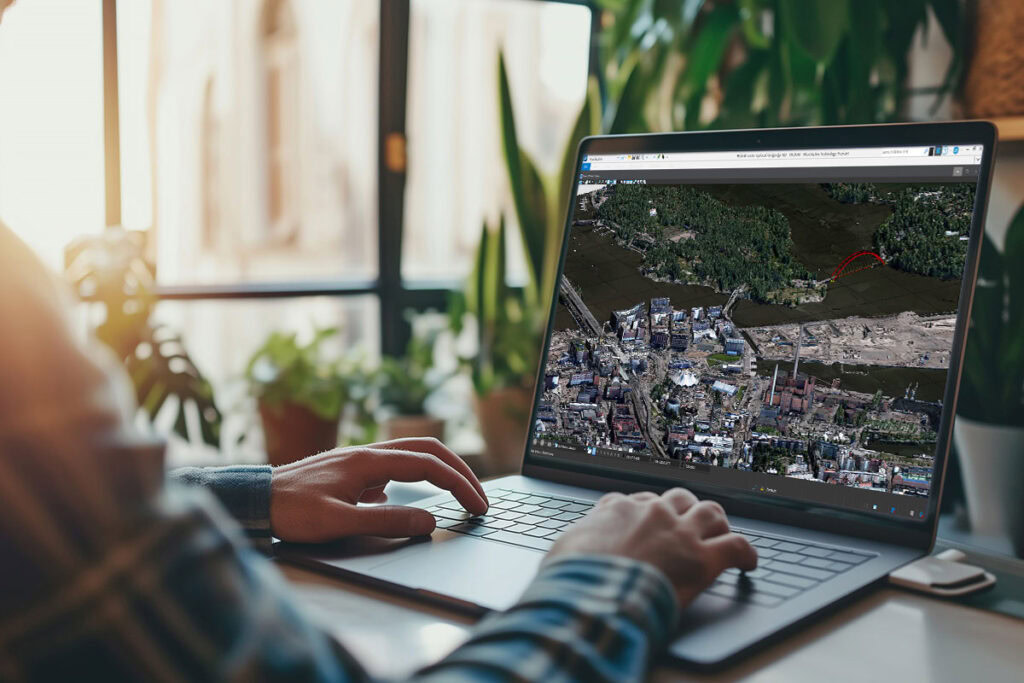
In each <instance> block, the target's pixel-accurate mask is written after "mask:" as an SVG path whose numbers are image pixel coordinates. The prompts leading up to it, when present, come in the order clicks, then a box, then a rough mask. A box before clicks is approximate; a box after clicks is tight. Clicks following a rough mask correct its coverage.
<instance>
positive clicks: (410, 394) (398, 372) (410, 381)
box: [379, 321, 447, 440]
mask: <svg viewBox="0 0 1024 683" xmlns="http://www.w3.org/2000/svg"><path fill="white" fill-rule="evenodd" d="M417 327H419V328H421V329H419V330H417V329H416V328H417ZM422 328H423V326H422V325H417V324H416V321H413V330H414V331H413V335H412V338H411V339H410V340H409V346H408V347H407V348H406V351H405V354H404V355H403V356H401V357H398V358H393V357H390V356H385V357H384V358H383V359H382V360H381V366H380V372H379V376H380V404H381V406H382V407H383V408H384V409H385V410H386V411H387V412H389V413H390V417H388V418H387V420H386V421H385V423H384V432H385V434H386V435H387V438H389V439H401V438H405V437H412V436H426V437H433V438H435V439H438V440H442V439H443V438H444V420H442V419H440V418H438V417H434V416H432V415H430V414H429V413H428V411H427V409H426V403H427V399H429V398H430V396H431V395H432V394H433V393H434V392H435V391H436V390H437V389H438V388H439V387H440V386H441V384H442V383H443V382H444V381H445V379H447V377H446V376H445V375H444V374H443V373H440V372H438V370H437V368H436V367H435V366H434V343H435V341H436V340H437V336H438V334H439V333H440V330H439V329H429V330H423V329H422Z"/></svg>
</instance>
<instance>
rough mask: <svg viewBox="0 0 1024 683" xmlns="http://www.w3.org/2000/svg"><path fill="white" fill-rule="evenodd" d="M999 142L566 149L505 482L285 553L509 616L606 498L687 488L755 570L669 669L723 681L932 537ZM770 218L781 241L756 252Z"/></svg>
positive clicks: (887, 140)
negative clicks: (485, 509) (549, 263)
mask: <svg viewBox="0 0 1024 683" xmlns="http://www.w3.org/2000/svg"><path fill="white" fill-rule="evenodd" d="M995 139H996V135H995V131H994V128H993V127H992V126H991V125H990V124H987V123H984V122H960V123H956V122H954V123H939V124H898V125H885V126H849V127H825V128H804V129H778V130H752V131H727V132H710V133H673V134H657V135H637V136H599V137H593V138H587V139H585V140H583V141H582V142H581V144H580V147H579V152H578V157H577V168H578V169H579V172H578V173H577V174H576V177H575V183H574V187H573V192H572V195H571V196H572V197H573V201H572V202H570V204H569V211H568V216H567V219H566V228H565V234H564V237H563V249H562V260H561V263H560V271H559V274H560V281H561V287H560V288H559V289H560V291H559V292H558V293H556V294H555V295H554V296H553V299H552V304H551V315H550V321H549V325H548V331H547V335H546V338H545V340H544V350H543V355H542V360H541V367H540V369H539V372H538V379H537V394H536V400H535V403H534V408H533V414H532V416H531V420H530V434H529V438H528V441H527V447H526V452H525V454H524V461H523V467H522V471H521V474H519V475H515V476H508V477H502V478H500V479H496V480H492V481H488V482H486V483H485V489H486V490H487V492H488V495H489V497H490V500H491V510H490V511H489V513H488V516H487V518H485V519H482V520H481V519H467V518H468V517H469V516H468V514H466V513H464V512H463V511H461V508H459V507H458V505H457V504H456V503H454V502H453V500H452V498H451V496H450V495H448V494H443V495H438V496H434V497H431V498H427V499H424V500H420V501H417V502H416V503H414V505H416V506H418V507H423V508H427V509H430V510H431V512H433V513H434V514H435V516H436V517H437V519H438V529H437V530H436V531H435V532H434V533H433V534H432V536H431V537H429V538H425V539H409V540H385V539H369V538H361V539H350V540H347V541H344V542H342V543H339V544H334V545H328V546H288V545H284V544H281V545H279V546H278V552H279V554H282V555H284V556H285V557H287V558H289V559H291V560H293V561H296V562H300V563H302V564H305V565H309V566H313V567H316V568H319V569H321V570H326V571H330V572H338V573H341V574H343V575H345V576H347V577H354V578H357V579H359V580H362V581H366V582H370V583H373V584H378V585H382V586H385V587H387V588H388V589H389V590H396V591H401V592H403V593H408V594H412V595H416V596H419V597H422V598H425V599H428V600H434V601H441V602H443V603H445V604H447V605H451V606H457V607H460V608H464V609H466V610H469V611H472V612H475V613H482V612H485V611H488V610H502V609H505V608H508V607H509V606H511V605H512V604H514V603H515V601H516V599H517V598H518V596H519V595H520V594H521V593H522V591H523V589H524V588H525V587H526V586H527V584H528V583H529V582H530V580H531V579H532V577H533V576H534V574H535V573H536V570H537V568H538V566H539V565H540V563H541V562H542V561H543V559H544V551H545V550H546V548H548V547H550V545H551V544H552V543H553V542H554V541H555V540H556V539H557V537H558V536H559V535H561V534H562V533H565V531H566V529H568V528H571V525H572V523H573V521H574V520H575V519H578V518H580V516H582V515H583V514H585V513H586V512H587V510H589V507H590V506H591V505H592V504H593V503H594V502H595V501H597V500H598V499H599V498H600V497H601V496H602V495H603V494H604V493H605V492H607V491H613V490H614V491H640V490H655V491H658V490H664V489H666V488H669V487H672V486H685V487H687V488H689V489H691V490H693V491H694V492H695V493H697V494H698V495H699V496H700V497H706V498H713V499H715V500H718V501H719V502H720V503H721V504H722V505H723V506H724V507H725V509H726V511H727V512H728V513H729V519H730V524H731V526H732V527H733V529H734V530H736V531H739V532H741V533H744V534H747V535H748V537H749V538H750V539H751V541H752V543H754V545H755V547H757V549H758V552H759V554H760V562H759V568H758V570H757V572H754V573H751V574H750V575H749V576H743V575H740V574H739V573H738V572H736V571H731V572H727V573H725V574H723V575H722V577H720V579H719V580H718V581H716V583H715V584H714V585H713V586H712V587H711V588H709V589H708V591H706V592H705V593H703V594H702V595H701V596H700V597H699V598H698V599H697V600H696V601H695V602H694V603H693V604H691V605H690V606H688V607H687V608H686V609H685V611H684V612H683V617H682V620H681V626H680V631H679V635H678V638H677V639H676V640H675V641H674V642H673V643H672V645H671V647H670V654H671V656H673V657H675V658H677V659H679V660H682V661H684V662H687V663H689V664H690V665H693V666H706V667H710V666H716V665H721V664H722V663H723V662H727V661H728V660H730V659H731V658H734V657H736V656H738V655H740V654H742V653H745V652H748V651H750V650H752V649H754V648H756V647H758V646H763V645H764V644H766V643H768V642H771V638H772V637H774V636H779V635H780V634H783V633H785V632H787V631H788V630H791V629H793V628H795V627H797V626H798V625H799V624H801V623H802V622H805V621H807V620H808V619H811V618H812V617H814V616H815V615H819V614H821V613H822V612H823V611H825V610H826V609H827V608H829V607H830V606H833V605H837V604H838V603H840V602H842V601H845V600H848V599H851V598H853V597H854V596H856V595H857V594H858V593H860V592H862V591H864V590H867V589H869V588H870V587H871V586H872V585H874V584H877V583H878V582H880V581H882V580H883V579H884V578H885V577H886V576H887V575H888V574H889V572H891V571H892V570H893V569H895V568H897V567H899V566H901V565H904V564H906V563H907V562H910V561H912V560H914V559H916V558H918V557H920V556H923V555H925V554H927V553H928V552H930V550H931V547H932V544H933V542H934V536H935V530H936V526H937V520H938V511H939V501H940V495H941V488H942V477H943V473H944V469H945V463H946V459H947V457H948V451H949V443H950V433H951V430H952V421H953V415H954V413H955V404H956V394H957V387H958V382H959V376H960V368H961V360H962V356H963V349H964V340H965V339H964V338H965V334H966V328H967V320H968V317H969V312H970V310H969V309H970V301H971V298H972V295H973V291H974V283H975V279H976V272H977V267H978V255H979V250H980V243H981V233H982V231H983V226H984V213H985V207H986V204H987V197H988V184H989V176H990V173H991V168H992V159H993V156H994V151H995V150H994V147H995V141H996V140H995ZM918 212H923V213H918ZM921 215H927V216H933V215H934V216H939V217H940V218H941V220H942V221H944V223H943V224H942V225H941V226H940V227H941V228H943V229H942V230H941V231H940V232H936V226H935V225H933V224H932V223H933V221H931V219H929V218H921ZM780 217H781V218H780ZM781 219H785V221H787V222H788V223H789V235H788V241H787V239H786V234H785V232H784V231H782V232H778V231H776V233H775V238H774V239H775V241H774V242H771V243H769V244H765V243H763V240H762V241H759V240H760V238H758V237H757V235H758V234H760V233H759V232H758V231H759V230H761V228H762V226H763V225H769V224H771V225H775V224H777V223H778V222H779V221H780V220H781ZM936 220H939V219H936ZM925 225H927V226H928V227H927V229H926V228H925V227H922V226H925ZM709 226H710V227H709ZM714 226H718V227H714ZM737 226H741V227H737ZM742 226H747V227H746V228H744V227H742ZM748 228H749V229H748ZM712 229H717V230H722V231H725V232H726V234H727V237H728V239H726V240H725V241H724V243H726V244H728V245H729V248H728V249H727V248H724V247H723V246H722V241H721V240H720V241H719V243H717V244H716V242H715V239H716V237H715V235H714V234H713V233H709V232H708V231H709V230H712ZM766 229H768V228H766ZM729 231H732V232H729ZM752 235H753V236H752ZM929 240H931V242H929ZM943 240H945V241H943ZM929 243H930V244H938V245H940V247H941V249H939V252H940V256H934V252H935V250H934V249H931V248H930V247H929V248H925V247H922V246H921V245H922V244H929ZM680 244H682V245H683V246H674V245H680ZM787 245H788V248H789V250H790V251H789V252H786V247H787ZM662 247H664V249H662ZM732 248H735V249H737V250H741V251H743V260H744V262H746V263H760V264H764V268H762V270H761V271H760V272H761V273H762V274H764V273H767V275H764V277H757V278H755V276H754V275H751V274H750V273H752V272H754V268H753V267H749V268H743V267H739V268H737V267H735V263H736V261H735V259H734V258H733V257H732V256H730V251H729V250H730V249H732ZM659 249H660V251H659ZM666 250H667V251H666ZM759 250H761V251H759ZM666 253H667V254H668V257H667V258H666V257H665V256H664V255H665V254H666ZM659 254H660V255H659ZM715 254H721V255H722V259H723V261H724V262H725V264H724V266H723V265H722V264H717V265H716V263H715V262H714V261H715V259H716V258H718V257H717V256H715ZM766 254H767V256H766ZM927 254H931V255H932V256H933V260H932V261H928V259H927V258H926V256H925V255H927ZM672 259H676V260H678V262H679V263H680V265H681V267H675V266H672V265H671V263H672ZM687 259H689V260H687ZM730 259H731V260H730ZM666 264H667V265H666ZM696 264H699V265H696ZM730 264H733V268H732V270H730V269H729V267H730ZM833 266H834V267H833ZM716 268H717V270H716ZM736 271H739V272H736ZM716 278H717V280H716ZM773 288H774V289H773ZM787 298H788V301H787ZM779 301H783V302H784V303H778V302H779ZM698 309H700V310H698ZM909 342H913V343H909ZM510 438H517V437H516V436H515V435H510Z"/></svg>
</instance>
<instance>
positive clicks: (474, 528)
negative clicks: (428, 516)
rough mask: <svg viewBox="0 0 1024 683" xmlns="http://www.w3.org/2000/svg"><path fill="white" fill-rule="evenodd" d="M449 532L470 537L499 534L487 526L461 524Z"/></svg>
mask: <svg viewBox="0 0 1024 683" xmlns="http://www.w3.org/2000/svg"><path fill="white" fill-rule="evenodd" d="M448 530H449V531H457V532H458V533H460V534H469V535H470V536H487V535H488V534H493V533H497V531H496V530H495V529H488V528H487V527H485V526H480V525H479V524H459V525H457V526H453V527H451V528H450V529H448Z"/></svg>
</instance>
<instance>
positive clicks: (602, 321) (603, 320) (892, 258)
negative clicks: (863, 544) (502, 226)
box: [534, 183, 975, 495]
mask: <svg viewBox="0 0 1024 683" xmlns="http://www.w3.org/2000/svg"><path fill="white" fill-rule="evenodd" d="M974 191H975V189H974V185H973V184H972V183H932V184H921V183H916V184H907V183H902V184H878V183H830V184H777V185H770V184H753V183H736V184H709V185H653V184H652V185H648V184H643V183H617V184H610V185H581V186H580V188H579V191H578V195H577V197H576V199H575V202H576V206H575V210H574V215H573V221H572V223H573V224H572V231H571V235H570V244H569V248H568V254H567V257H566V261H565V268H564V274H563V278H562V281H561V285H560V298H559V305H558V308H557V313H556V319H555V326H554V328H555V331H554V334H553V337H552V341H551V346H550V350H549V353H548V356H547V359H546V366H545V373H544V381H545V384H544V393H543V396H542V400H541V404H540V409H539V412H538V416H537V422H536V425H535V430H534V438H535V440H537V441H539V442H541V443H545V444H549V445H557V446H563V447H568V448H574V449H590V448H595V447H599V448H600V449H601V450H602V452H603V453H613V454H616V456H617V457H621V458H623V459H628V460H637V461H647V462H664V463H666V464H674V463H677V464H678V463H700V464H702V465H707V466H711V467H719V468H731V469H738V470H747V471H752V472H762V473H767V474H773V475H779V476H783V477H791V478H797V479H805V480H812V481H819V482H823V483H828V484H836V485H843V486H852V487H859V488H865V489H872V490H877V491H884V492H891V493H902V494H907V495H927V494H928V492H929V490H930V487H931V476H932V463H933V458H934V450H935V443H936V433H937V428H938V424H937V422H938V420H939V416H940V414H941V401H942V399H943V392H944V389H945V383H946V367H947V365H948V363H949V354H950V352H951V347H952V340H953V333H954V328H955V321H956V311H957V304H958V299H959V294H960V287H961V275H962V271H963V267H964V261H965V258H966V253H967V242H968V239H969V232H970V227H971V212H972V208H973V204H974Z"/></svg>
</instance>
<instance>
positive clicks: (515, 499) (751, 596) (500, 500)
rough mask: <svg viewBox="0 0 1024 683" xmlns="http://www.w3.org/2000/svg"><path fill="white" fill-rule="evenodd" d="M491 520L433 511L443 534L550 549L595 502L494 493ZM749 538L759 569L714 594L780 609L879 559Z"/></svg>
mask: <svg viewBox="0 0 1024 683" xmlns="http://www.w3.org/2000/svg"><path fill="white" fill-rule="evenodd" d="M487 497H488V499H489V500H490V502H491V506H490V509H489V510H488V511H487V514H486V515H483V516H480V517H474V516H472V515H470V514H469V513H468V512H466V511H465V510H464V509H463V508H462V505H460V504H459V503H458V502H456V501H455V500H454V499H453V500H451V501H447V502H444V503H440V504H438V505H435V506H433V507H429V508H427V511H428V512H430V513H431V514H433V515H434V517H435V518H436V519H437V527H438V528H439V529H447V530H448V531H454V532H456V533H460V534H468V535H470V536H483V537H486V538H489V539H491V540H493V541H501V542H503V543H510V544H512V545H518V546H523V547H526V548H533V549H535V550H548V549H550V548H551V546H553V545H554V544H555V541H556V540H558V537H559V536H561V535H562V534H563V533H565V531H566V529H568V528H569V527H570V526H571V525H572V523H573V522H575V521H576V520H578V519H580V518H582V517H583V516H584V515H585V514H587V513H588V512H590V510H591V508H593V507H594V504H593V503H592V502H590V501H585V500H577V499H574V498H567V497H565V496H551V495H547V494H544V495H540V494H536V493H524V492H521V491H512V490H508V489H497V490H494V491H488V492H487ZM733 531H735V532H736V533H738V534H741V535H742V536H745V537H746V538H747V540H748V541H750V544H751V545H752V546H754V549H755V550H757V554H758V564H757V569H755V570H753V571H749V572H741V571H740V570H739V569H727V570H725V571H724V572H723V573H722V574H720V575H719V576H718V578H717V579H716V580H715V582H714V583H713V584H712V585H711V586H710V587H709V588H708V589H707V592H708V593H711V594H712V595H717V596H719V597H723V598H728V599H730V600H735V601H740V602H750V603H753V604H756V605H761V606H763V607H774V606H776V605H779V604H781V603H782V602H784V601H785V600H788V599H789V598H792V597H795V596H797V595H800V594H801V593H803V592H804V591H806V590H808V589H810V588H814V587H815V586H817V585H818V584H820V583H822V582H824V581H828V580H829V579H831V578H833V577H835V576H838V575H840V574H842V573H843V572H845V571H847V570H849V569H850V568H851V567H855V566H857V565H858V564H861V563H862V562H865V561H867V560H869V559H871V558H872V557H874V555H870V554H867V553H863V552H859V551H855V550H850V549H846V548H836V547H831V546H824V545H816V544H813V543H806V542H802V541H795V540H792V539H783V538H775V537H771V536H765V535H763V534H755V533H752V532H749V531H746V530H743V529H733Z"/></svg>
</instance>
